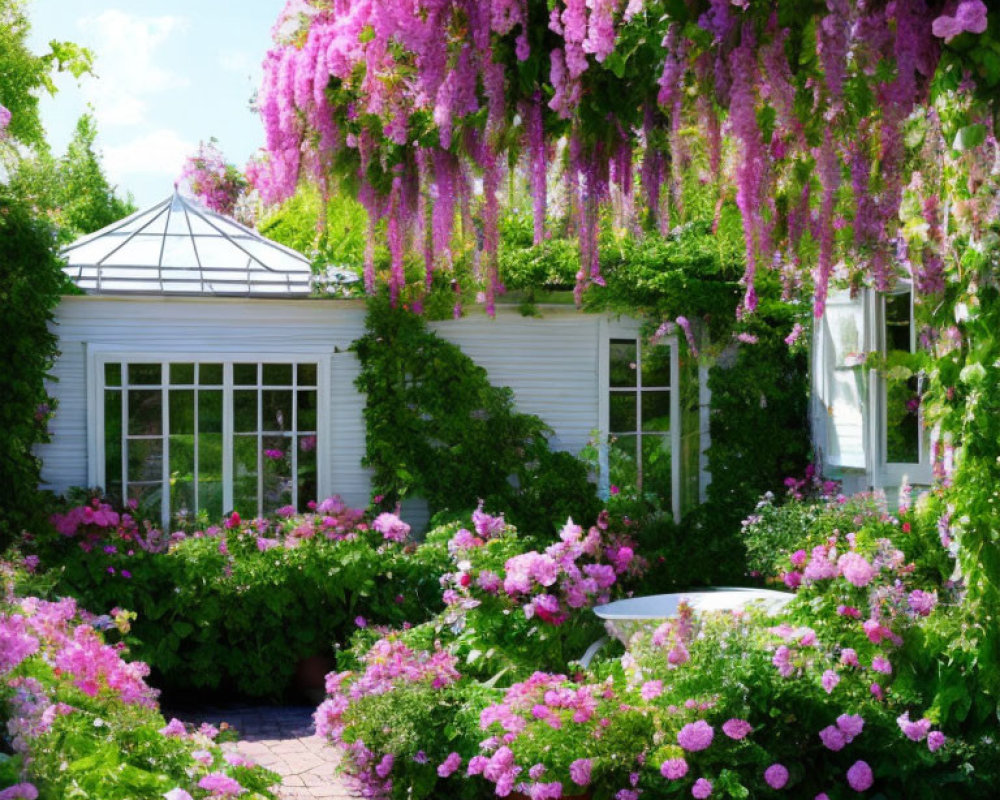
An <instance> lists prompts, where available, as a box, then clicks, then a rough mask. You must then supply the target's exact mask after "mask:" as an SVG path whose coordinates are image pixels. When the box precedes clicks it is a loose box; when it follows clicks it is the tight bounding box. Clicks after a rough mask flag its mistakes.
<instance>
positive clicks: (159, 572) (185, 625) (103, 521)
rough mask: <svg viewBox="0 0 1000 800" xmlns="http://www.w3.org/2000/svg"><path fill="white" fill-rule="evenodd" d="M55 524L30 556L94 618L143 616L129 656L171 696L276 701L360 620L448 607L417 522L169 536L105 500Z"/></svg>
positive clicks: (319, 513) (286, 523)
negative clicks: (415, 531)
mask: <svg viewBox="0 0 1000 800" xmlns="http://www.w3.org/2000/svg"><path fill="white" fill-rule="evenodd" d="M53 521H54V523H55V526H56V528H57V531H58V532H57V533H55V534H50V535H39V536H35V537H30V538H29V540H28V541H27V542H25V543H24V544H23V545H22V549H23V550H24V551H25V552H30V553H32V554H33V555H34V557H36V558H38V559H39V560H40V565H39V567H38V568H39V569H42V570H47V571H48V572H49V574H54V575H56V576H57V583H56V589H57V591H58V592H60V593H64V594H71V595H72V596H74V597H77V598H79V599H80V601H81V603H82V604H83V605H84V606H85V607H87V608H93V609H97V610H101V611H106V610H108V609H111V608H114V607H118V608H127V609H129V610H132V611H135V612H136V613H137V615H138V616H137V619H136V620H135V622H134V624H133V628H132V632H131V636H130V645H131V646H132V648H133V650H134V652H135V653H136V655H137V656H138V657H140V658H142V659H143V660H145V661H147V662H149V664H150V665H151V666H152V667H153V669H154V672H155V674H156V676H157V682H158V684H159V685H161V686H163V688H165V689H168V690H182V691H183V690H190V689H191V688H210V689H218V688H219V687H222V688H223V689H227V690H230V691H232V690H234V689H235V690H236V691H237V692H239V693H240V694H243V695H249V696H269V697H276V696H279V695H281V694H282V693H283V692H285V691H286V690H287V688H288V686H289V682H290V680H291V678H292V676H293V674H294V672H295V667H296V664H297V663H298V662H299V661H301V660H303V659H306V658H308V657H310V656H315V655H325V656H330V657H332V654H333V650H332V643H334V642H338V641H346V640H347V638H348V637H349V636H350V633H351V632H352V631H353V630H354V629H355V620H356V619H357V618H359V617H361V618H364V619H367V620H371V621H373V622H383V623H397V624H398V623H402V622H403V621H404V620H406V619H413V618H417V619H420V618H422V617H423V615H424V612H423V611H422V608H423V606H424V605H425V603H426V602H427V601H428V600H433V601H435V602H437V601H439V596H438V593H437V588H436V580H437V575H438V574H439V573H440V571H441V568H440V567H437V566H435V565H434V564H431V563H428V562H427V561H426V559H429V558H434V556H435V554H434V552H432V551H426V552H425V553H424V554H423V556H421V557H414V556H413V554H412V553H409V552H407V550H408V549H409V550H412V547H413V546H412V545H409V544H407V543H405V542H403V541H402V540H403V539H405V538H406V534H407V532H408V531H409V527H408V526H406V525H405V523H402V521H400V520H399V519H398V518H396V517H395V516H393V515H391V514H385V515H382V516H380V517H378V518H376V519H375V520H374V521H371V522H369V521H367V520H366V519H365V517H364V515H363V513H362V512H360V511H357V510H355V509H350V508H348V507H347V506H345V505H344V504H343V503H342V502H341V501H340V500H339V499H336V498H331V499H328V500H325V501H323V502H321V503H319V504H318V505H316V506H315V507H314V509H313V510H312V511H311V512H310V513H307V514H296V513H294V511H293V510H292V509H283V510H282V511H280V512H279V513H278V515H277V516H276V517H275V518H274V519H270V520H263V519H256V520H241V519H240V518H239V516H238V515H236V514H233V515H231V516H229V517H227V518H226V519H224V520H223V521H222V522H221V523H220V524H219V525H214V526H202V527H199V528H198V529H193V528H190V529H188V530H187V531H177V532H173V533H170V534H167V533H165V532H162V531H160V530H158V529H157V527H156V526H154V525H153V524H152V523H149V522H141V521H139V520H136V519H135V518H133V517H132V516H130V515H129V514H128V513H119V512H117V511H115V510H114V509H112V508H110V507H109V506H107V505H105V504H103V503H101V502H99V501H97V500H93V501H91V502H89V503H87V504H85V505H82V506H78V507H75V508H73V509H71V510H70V511H68V512H67V513H66V514H61V515H56V516H54V517H53ZM403 587H405V588H403Z"/></svg>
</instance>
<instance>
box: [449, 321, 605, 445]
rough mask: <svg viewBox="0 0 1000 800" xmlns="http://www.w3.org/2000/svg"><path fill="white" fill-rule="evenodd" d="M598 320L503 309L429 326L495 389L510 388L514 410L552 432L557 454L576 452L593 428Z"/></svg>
mask: <svg viewBox="0 0 1000 800" xmlns="http://www.w3.org/2000/svg"><path fill="white" fill-rule="evenodd" d="M600 322H601V318H600V317H598V316H595V315H590V314H580V313H578V312H575V311H569V310H567V311H563V310H547V311H546V312H545V315H544V316H543V317H541V318H536V317H523V316H521V315H520V314H518V313H517V312H516V311H515V310H513V309H500V310H498V312H497V318H496V319H489V318H488V317H485V316H482V315H478V314H476V315H469V316H468V317H463V318H462V319H459V320H453V321H448V322H439V323H435V324H434V325H433V327H434V329H435V330H436V331H437V332H438V333H439V334H440V335H441V336H442V337H443V338H445V339H447V340H448V341H450V342H453V343H455V344H457V345H458V346H459V347H461V348H462V352H464V353H465V354H466V355H468V356H469V357H470V358H471V359H472V360H473V361H475V362H476V363H477V364H479V365H480V366H482V367H484V368H485V369H486V371H487V373H488V374H489V379H490V383H492V384H493V385H494V386H509V387H510V388H511V389H512V390H513V392H514V399H515V402H516V404H517V408H518V410H519V411H522V412H525V413H528V414H536V415H538V416H539V417H541V418H542V419H543V420H545V422H546V423H548V425H549V426H550V427H551V428H552V429H553V431H554V436H553V439H552V444H553V446H555V447H556V448H557V449H560V450H567V451H569V452H571V453H574V454H576V453H578V452H579V451H580V449H581V448H582V447H584V445H586V444H587V442H588V440H589V439H590V438H591V435H592V433H593V432H594V431H595V430H596V429H597V428H598V420H599V418H598V404H599V398H600V392H599V382H598V368H599V355H600V352H601V347H600V346H599V337H600Z"/></svg>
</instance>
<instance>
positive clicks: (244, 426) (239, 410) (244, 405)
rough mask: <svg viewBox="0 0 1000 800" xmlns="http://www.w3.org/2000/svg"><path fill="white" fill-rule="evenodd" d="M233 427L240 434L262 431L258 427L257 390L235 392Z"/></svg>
mask: <svg viewBox="0 0 1000 800" xmlns="http://www.w3.org/2000/svg"><path fill="white" fill-rule="evenodd" d="M233 425H234V430H236V431H238V432H240V433H249V432H252V431H257V430H260V429H259V428H258V427H257V390H256V389H254V390H250V391H246V390H244V391H236V392H233Z"/></svg>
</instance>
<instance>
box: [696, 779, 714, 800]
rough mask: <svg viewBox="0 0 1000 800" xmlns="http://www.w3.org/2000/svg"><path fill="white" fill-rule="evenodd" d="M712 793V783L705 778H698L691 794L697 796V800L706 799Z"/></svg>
mask: <svg viewBox="0 0 1000 800" xmlns="http://www.w3.org/2000/svg"><path fill="white" fill-rule="evenodd" d="M711 794H712V783H711V781H709V780H706V779H705V778H698V780H696V781H695V782H694V786H692V787H691V796H692V797H694V798H697V800H705V798H706V797H710V796H711Z"/></svg>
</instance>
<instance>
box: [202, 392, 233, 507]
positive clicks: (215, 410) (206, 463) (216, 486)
mask: <svg viewBox="0 0 1000 800" xmlns="http://www.w3.org/2000/svg"><path fill="white" fill-rule="evenodd" d="M198 507H199V510H201V509H204V510H205V511H206V512H208V516H209V519H216V518H217V517H220V516H222V514H223V513H224V512H225V511H228V510H229V509H224V508H223V507H222V392H221V391H219V390H217V389H212V390H209V391H204V390H202V391H199V392H198Z"/></svg>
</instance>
